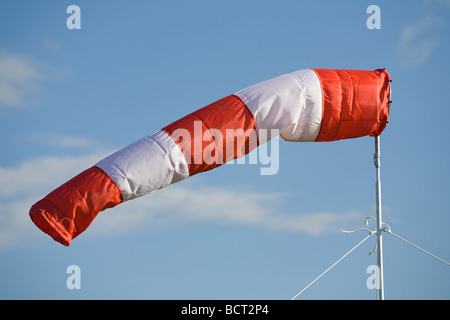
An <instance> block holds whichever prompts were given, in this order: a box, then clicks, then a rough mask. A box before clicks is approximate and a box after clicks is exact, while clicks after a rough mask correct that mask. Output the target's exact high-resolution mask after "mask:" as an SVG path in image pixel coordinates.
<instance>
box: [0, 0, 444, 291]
mask: <svg viewBox="0 0 450 320" xmlns="http://www.w3.org/2000/svg"><path fill="white" fill-rule="evenodd" d="M71 4H76V5H78V6H79V7H80V9H81V29H80V30H69V29H68V28H67V27H66V20H67V18H68V17H69V14H67V13H66V9H67V7H68V6H69V5H71ZM372 4H376V5H378V6H379V7H380V10H381V29H375V30H369V29H368V28H367V26H366V20H367V19H368V18H369V16H370V15H369V14H367V13H366V9H367V7H368V6H369V5H372ZM449 17H450V2H449V1H445V0H442V1H439V0H434V1H433V0H428V1H426V0H423V1H413V2H412V1H411V2H405V1H287V0H283V1H250V0H246V1H234V0H231V1H220V2H219V1H123V0H122V1H108V2H106V1H81V0H77V1H40V2H38V1H2V2H1V3H0V124H1V125H0V132H1V138H0V150H1V155H2V156H1V157H0V298H2V299H290V298H292V297H293V296H294V295H296V294H297V292H299V291H300V290H301V289H302V288H304V287H305V286H306V285H307V284H308V283H309V282H310V281H312V280H313V279H314V278H315V277H316V276H318V275H319V274H320V273H321V272H322V271H323V270H325V269H326V268H328V267H329V266H330V265H331V264H332V263H333V262H334V261H336V260H337V259H338V258H340V257H341V256H342V255H343V254H345V253H346V252H347V251H348V250H349V249H350V248H352V247H353V246H354V245H355V244H357V243H358V242H359V241H360V240H362V239H363V237H364V236H365V235H366V234H365V233H363V232H359V233H354V234H351V235H348V234H343V233H340V232H339V230H340V229H350V230H351V229H356V228H359V227H362V226H363V224H364V218H365V217H367V216H375V214H376V213H375V169H374V166H373V153H374V143H373V138H370V137H364V138H360V139H354V140H347V141H338V142H333V143H289V142H284V141H280V144H279V170H278V172H277V173H276V174H275V175H260V168H261V165H258V164H246V165H243V164H239V165H238V164H234V165H224V166H222V167H220V168H217V169H215V170H213V171H209V172H207V173H203V174H199V175H196V176H194V177H191V178H189V179H187V180H184V181H182V182H180V183H177V184H175V185H172V186H169V187H168V188H165V189H163V190H159V191H156V192H154V193H152V194H150V195H146V196H144V197H141V198H139V199H135V200H133V201H130V202H127V203H124V204H121V205H120V206H117V207H116V208H113V209H109V210H107V211H104V212H102V213H100V215H99V216H98V217H97V219H96V220H95V221H94V222H93V224H92V225H91V226H90V227H89V229H88V230H87V231H86V232H85V233H84V234H82V235H81V236H80V237H78V238H76V239H75V240H74V241H73V242H72V244H71V246H70V247H63V246H62V245H60V244H58V243H56V242H54V241H53V240H52V239H51V238H50V237H48V236H47V235H45V234H43V233H42V232H41V231H40V230H38V229H37V228H36V227H35V226H34V225H33V224H32V222H31V220H30V219H29V217H28V210H29V208H30V207H31V205H32V204H33V203H35V202H36V201H37V200H39V199H41V198H42V197H44V196H45V195H46V194H47V193H49V192H50V191H52V190H53V189H55V188H56V187H58V186H59V185H60V184H62V183H64V182H65V181H67V180H68V179H70V178H71V177H73V176H74V175H75V174H77V173H79V172H80V171H82V170H84V169H86V168H88V167H90V166H92V165H93V164H94V163H96V162H97V161H99V160H101V159H102V158H103V157H105V156H107V155H109V154H110V153H112V152H114V151H116V150H118V149H120V148H122V147H124V146H126V145H128V144H130V143H132V142H134V141H136V140H137V139H139V138H141V137H143V136H145V135H147V134H149V133H152V132H154V131H156V130H158V129H160V128H162V127H163V126H165V125H167V124H169V123H171V122H173V121H175V120H177V119H178V118H180V117H182V116H184V115H186V114H188V113H190V112H192V111H194V110H196V109H198V108H200V107H203V106H205V105H207V104H209V103H211V102H213V101H215V100H218V99H220V98H222V97H224V96H227V95H229V94H231V93H234V92H236V91H238V90H240V89H242V88H245V87H247V86H249V85H252V84H254V83H257V82H260V81H263V80H266V79H269V78H272V77H275V76H278V75H281V74H284V73H287V72H291V71H295V70H299V69H306V68H339V69H367V70H373V69H376V68H383V67H385V68H386V69H387V70H388V71H389V72H390V74H391V77H392V79H393V83H392V100H393V104H392V108H391V113H390V122H389V124H388V127H387V129H386V130H385V131H384V133H383V134H382V136H381V139H382V146H381V147H382V150H381V151H382V158H381V164H382V168H381V169H382V200H383V218H384V222H386V223H388V224H389V225H390V226H391V228H392V231H393V232H394V233H396V234H398V235H400V236H402V237H404V238H406V239H408V240H410V241H412V242H413V243H415V244H417V245H419V246H421V247H423V248H425V249H427V250H429V251H431V252H432V253H434V254H436V255H438V256H440V257H441V258H443V259H445V260H447V261H448V260H450V255H449V249H448V248H449V247H450V237H449V236H448V232H447V226H448V225H449V223H450V217H449V213H450V212H449V207H448V191H449V187H448V179H449V177H450V171H449V167H448V159H449V156H450V154H449V151H448V148H449V143H448V141H449V138H450V133H449V132H450V131H449V130H448V119H449V118H450V111H449V110H450V109H449V108H448V84H449V81H448V74H449V72H450V63H449V62H448V57H449V56H450V46H449V41H448V34H449V33H450V25H449V24H450V21H449ZM371 227H374V226H371ZM374 244H375V237H371V238H370V239H369V240H367V241H366V242H365V243H364V244H363V245H361V246H360V247H359V248H358V249H356V250H355V251H354V252H353V253H352V254H351V255H349V256H348V257H347V258H346V259H345V260H343V261H342V262H341V263H340V264H338V265H337V266H336V267H335V268H333V269H332V270H331V271H330V272H329V273H328V274H326V275H325V276H324V277H323V278H322V279H320V280H319V281H318V282H317V283H315V284H314V285H313V286H311V287H310V288H309V289H308V290H306V291H305V292H304V293H303V294H302V295H300V296H299V297H298V298H297V299H374V298H375V292H374V290H369V289H368V288H367V286H366V281H367V278H368V277H369V276H370V274H368V273H367V272H366V270H367V268H368V267H369V266H370V265H373V264H376V257H375V256H369V255H368V253H369V252H370V251H371V250H372V249H373V247H374ZM384 260H385V269H384V273H385V274H384V276H385V295H386V298H387V299H449V298H450V289H449V288H450V269H449V267H448V266H446V265H444V264H442V263H440V262H439V261H437V260H435V259H433V258H431V257H429V256H427V255H424V254H423V253H421V252H419V251H417V250H416V249H414V248H412V247H410V246H408V245H407V244H405V243H403V242H401V241H399V240H398V239H395V238H393V237H392V236H389V235H385V236H384ZM70 265H78V266H79V267H80V270H81V289H79V290H77V289H74V290H69V289H68V288H67V286H66V280H67V278H68V277H69V274H67V273H66V270H67V267H68V266H70Z"/></svg>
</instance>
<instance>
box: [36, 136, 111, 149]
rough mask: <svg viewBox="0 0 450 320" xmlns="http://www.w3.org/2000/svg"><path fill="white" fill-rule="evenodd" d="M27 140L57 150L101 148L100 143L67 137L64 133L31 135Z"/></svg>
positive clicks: (78, 137) (88, 139)
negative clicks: (56, 148)
mask: <svg viewBox="0 0 450 320" xmlns="http://www.w3.org/2000/svg"><path fill="white" fill-rule="evenodd" d="M28 140H29V141H31V142H33V143H35V144H39V145H45V146H52V147H58V148H79V149H93V148H97V149H98V148H102V145H101V143H100V142H98V141H95V140H93V139H91V138H88V137H85V136H78V135H68V134H64V133H33V135H31V136H30V137H29V138H28Z"/></svg>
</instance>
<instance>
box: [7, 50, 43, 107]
mask: <svg viewBox="0 0 450 320" xmlns="http://www.w3.org/2000/svg"><path fill="white" fill-rule="evenodd" d="M42 67H43V65H42V63H40V62H38V61H37V60H36V59H34V58H32V57H30V56H27V55H18V54H11V53H9V52H6V51H4V50H0V109H1V108H8V107H23V106H27V105H29V104H30V103H32V102H33V99H34V97H35V95H36V93H37V92H38V91H39V88H40V82H41V81H42V79H43V73H42V71H41V69H42Z"/></svg>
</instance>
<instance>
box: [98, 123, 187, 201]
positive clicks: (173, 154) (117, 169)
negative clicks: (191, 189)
mask: <svg viewBox="0 0 450 320" xmlns="http://www.w3.org/2000/svg"><path fill="white" fill-rule="evenodd" d="M95 166H97V167H99V168H100V169H102V170H103V171H105V172H106V173H107V174H108V175H109V176H110V177H111V179H113V180H114V182H115V183H116V184H117V186H118V187H119V188H120V190H121V191H122V196H123V201H127V200H131V199H134V198H137V197H140V196H142V195H144V194H147V193H150V192H152V191H154V190H158V189H161V188H164V187H166V186H168V185H169V184H171V183H174V182H177V181H180V180H183V179H186V178H187V177H189V170H188V166H187V164H186V160H185V158H184V155H183V153H182V152H181V150H180V148H179V147H178V145H177V144H176V142H175V141H174V140H173V139H172V137H170V136H169V135H168V134H167V133H166V132H164V131H162V130H158V131H156V132H155V133H153V134H150V135H148V136H146V137H144V138H142V139H140V140H138V141H136V142H135V143H133V144H130V145H129V146H127V147H125V148H123V149H121V150H119V151H117V152H115V153H113V154H112V155H110V156H108V157H106V158H105V159H103V160H101V161H99V162H98V163H97V164H96V165H95Z"/></svg>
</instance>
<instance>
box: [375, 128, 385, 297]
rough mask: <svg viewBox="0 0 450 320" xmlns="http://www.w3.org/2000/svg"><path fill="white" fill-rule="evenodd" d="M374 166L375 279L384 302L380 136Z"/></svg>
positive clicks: (376, 146)
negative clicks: (375, 176)
mask: <svg viewBox="0 0 450 320" xmlns="http://www.w3.org/2000/svg"><path fill="white" fill-rule="evenodd" d="M374 165H375V168H376V173H377V180H376V191H377V192H376V196H377V198H376V208H377V245H378V250H377V266H378V270H377V271H378V277H377V290H376V291H377V300H384V283H383V241H382V230H381V226H382V224H383V222H382V219H381V180H380V136H379V135H377V136H375V154H374Z"/></svg>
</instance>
